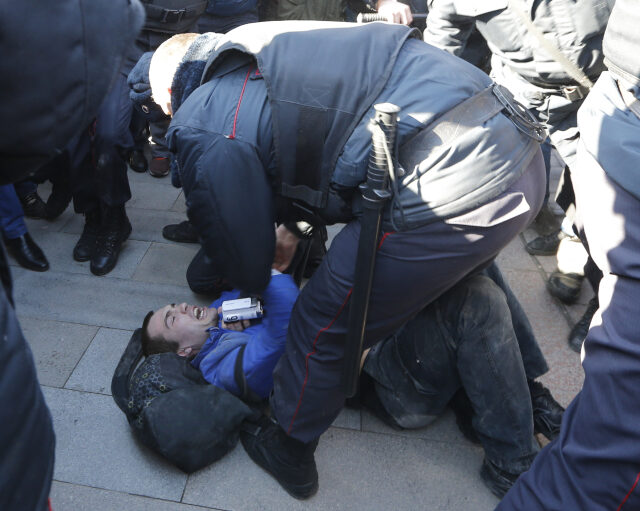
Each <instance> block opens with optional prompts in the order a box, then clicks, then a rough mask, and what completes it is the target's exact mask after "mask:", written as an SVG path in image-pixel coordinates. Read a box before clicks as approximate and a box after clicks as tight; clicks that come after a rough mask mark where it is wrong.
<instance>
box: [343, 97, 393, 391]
mask: <svg viewBox="0 0 640 511" xmlns="http://www.w3.org/2000/svg"><path fill="white" fill-rule="evenodd" d="M374 108H375V110H376V114H375V117H374V119H372V124H373V128H374V129H373V134H372V136H371V142H372V147H371V154H370V155H369V169H368V170H367V180H366V181H365V182H364V183H362V184H360V186H359V188H360V193H361V194H362V217H361V218H360V240H359V242H358V257H357V259H356V269H355V276H354V281H353V290H352V293H351V304H350V307H349V325H348V331H347V341H346V346H345V353H344V367H343V373H342V385H343V389H344V393H345V394H346V396H347V397H352V396H353V395H354V394H355V393H356V391H357V390H358V379H359V376H360V359H361V357H362V342H363V340H364V331H365V325H366V322H367V312H368V309H369V295H370V293H371V283H372V280H373V269H374V267H375V262H376V251H377V249H378V237H379V235H380V224H381V220H382V210H383V208H384V206H385V204H386V202H387V201H388V200H389V198H390V197H391V192H390V191H389V167H390V164H391V162H390V161H389V159H390V158H391V156H392V155H393V152H394V148H395V139H396V125H397V119H398V112H399V111H400V108H398V107H397V106H396V105H392V104H391V103H382V104H379V105H374Z"/></svg>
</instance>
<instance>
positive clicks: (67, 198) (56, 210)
mask: <svg viewBox="0 0 640 511" xmlns="http://www.w3.org/2000/svg"><path fill="white" fill-rule="evenodd" d="M70 202H71V186H70V184H69V183H68V182H67V181H65V182H56V183H54V185H53V188H52V189H51V195H49V198H48V199H47V203H46V204H45V212H44V213H45V214H44V217H45V218H46V219H47V220H54V219H56V218H58V217H59V216H60V215H61V214H62V213H64V210H65V209H67V206H68V205H69V203H70Z"/></svg>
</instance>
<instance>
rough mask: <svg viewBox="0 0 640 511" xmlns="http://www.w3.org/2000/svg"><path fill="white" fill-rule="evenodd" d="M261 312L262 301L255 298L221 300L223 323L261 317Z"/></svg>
mask: <svg viewBox="0 0 640 511" xmlns="http://www.w3.org/2000/svg"><path fill="white" fill-rule="evenodd" d="M263 313H264V312H263V310H262V303H261V302H260V300H258V299H257V298H239V299H237V300H225V301H224V302H222V321H224V322H225V323H234V322H236V321H241V320H243V319H257V318H261V317H262V315H263Z"/></svg>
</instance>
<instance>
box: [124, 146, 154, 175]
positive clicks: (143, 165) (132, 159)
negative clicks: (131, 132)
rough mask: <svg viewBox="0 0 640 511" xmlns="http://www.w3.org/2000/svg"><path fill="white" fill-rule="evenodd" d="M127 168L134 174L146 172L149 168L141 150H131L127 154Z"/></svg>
mask: <svg viewBox="0 0 640 511" xmlns="http://www.w3.org/2000/svg"><path fill="white" fill-rule="evenodd" d="M129 167H130V168H131V170H133V171H134V172H146V171H147V169H148V168H149V163H148V162H147V159H146V158H145V157H144V151H143V150H142V149H133V150H132V151H131V152H130V153H129Z"/></svg>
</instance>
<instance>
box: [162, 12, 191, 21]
mask: <svg viewBox="0 0 640 511" xmlns="http://www.w3.org/2000/svg"><path fill="white" fill-rule="evenodd" d="M186 13H187V10H186V9H165V10H164V11H163V13H162V23H180V22H181V21H182V18H183V17H184V15H185V14H186Z"/></svg>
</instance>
